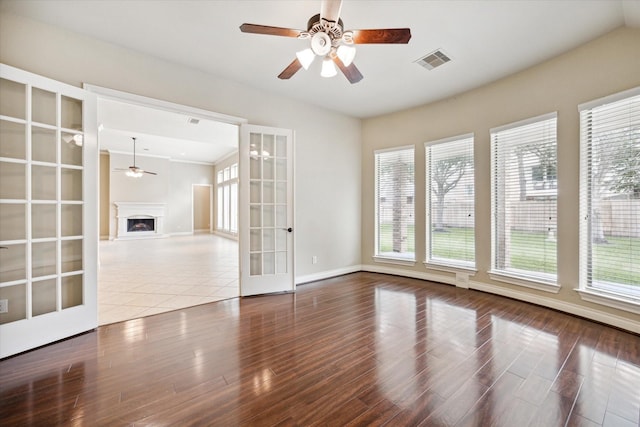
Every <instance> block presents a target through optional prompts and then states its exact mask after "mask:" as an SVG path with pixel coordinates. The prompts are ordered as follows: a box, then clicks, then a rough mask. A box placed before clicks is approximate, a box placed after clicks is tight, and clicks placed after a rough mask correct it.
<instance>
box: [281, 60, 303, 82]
mask: <svg viewBox="0 0 640 427" xmlns="http://www.w3.org/2000/svg"><path fill="white" fill-rule="evenodd" d="M300 68H302V64H301V63H300V61H298V58H296V59H294V60H293V62H291V64H289V65H288V66H287V68H285V69H284V70H283V71H282V72H281V73H280V74H278V78H279V79H283V80H286V79H290V78H291V77H292V76H293V75H294V74H295V73H297V72H298V70H299V69H300Z"/></svg>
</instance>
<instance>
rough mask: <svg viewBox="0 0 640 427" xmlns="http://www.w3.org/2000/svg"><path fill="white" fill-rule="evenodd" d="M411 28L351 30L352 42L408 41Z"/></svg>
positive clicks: (404, 42) (405, 42)
mask: <svg viewBox="0 0 640 427" xmlns="http://www.w3.org/2000/svg"><path fill="white" fill-rule="evenodd" d="M410 39H411V30H410V29H409V28H386V29H379V30H353V42H354V43H356V44H366V43H403V44H407V43H409V40H410Z"/></svg>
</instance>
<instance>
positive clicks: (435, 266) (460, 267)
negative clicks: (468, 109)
mask: <svg viewBox="0 0 640 427" xmlns="http://www.w3.org/2000/svg"><path fill="white" fill-rule="evenodd" d="M467 138H471V139H472V141H473V142H474V147H473V151H474V157H475V133H473V132H470V133H465V134H462V135H457V136H451V137H447V138H441V139H437V140H435V141H429V142H425V143H424V149H425V154H426V150H427V148H428V147H430V146H432V145H438V144H446V143H447V142H454V141H459V140H461V139H467ZM473 167H474V171H475V159H474V166H473ZM425 170H426V165H425ZM428 178H429V177H428V176H425V181H426V179H428ZM473 181H474V182H473V185H474V190H473V192H474V198H475V177H474V178H473ZM425 186H426V187H427V188H429V185H428V184H427V183H426V182H425ZM424 203H425V215H429V210H430V206H429V198H428V197H425V201H424ZM474 211H475V199H474ZM474 217H475V212H474ZM425 223H426V221H425ZM473 229H474V232H475V218H474V226H473ZM425 232H426V233H425V239H426V240H425V241H426V243H427V244H428V233H429V230H428V229H426V230H425ZM425 257H426V259H425V260H424V261H423V262H422V264H423V265H424V266H425V268H428V269H432V270H439V271H445V272H448V273H468V274H472V275H473V274H475V273H477V272H478V270H477V269H476V259H475V256H474V257H473V262H469V263H464V262H462V261H460V262H459V263H456V262H454V261H453V260H452V262H451V263H448V262H446V261H444V260H442V261H439V260H437V259H434V258H429V251H428V249H427V251H426V253H425Z"/></svg>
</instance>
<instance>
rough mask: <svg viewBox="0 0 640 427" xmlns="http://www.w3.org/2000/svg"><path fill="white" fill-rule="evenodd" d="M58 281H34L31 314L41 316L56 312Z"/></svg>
mask: <svg viewBox="0 0 640 427" xmlns="http://www.w3.org/2000/svg"><path fill="white" fill-rule="evenodd" d="M57 282H58V281H57V279H47V280H38V281H34V282H33V284H32V285H31V289H32V291H31V314H32V315H33V316H40V315H41V314H46V313H51V312H53V311H56V299H57V297H56V287H57Z"/></svg>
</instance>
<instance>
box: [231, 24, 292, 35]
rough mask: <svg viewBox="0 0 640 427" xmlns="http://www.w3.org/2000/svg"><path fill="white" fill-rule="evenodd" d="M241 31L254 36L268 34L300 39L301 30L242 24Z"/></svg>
mask: <svg viewBox="0 0 640 427" xmlns="http://www.w3.org/2000/svg"><path fill="white" fill-rule="evenodd" d="M240 31H242V32H243V33H252V34H266V35H269V36H283V37H298V36H300V33H301V31H300V30H294V29H293V28H282V27H270V26H268V25H257V24H246V23H245V24H242V25H240Z"/></svg>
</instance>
